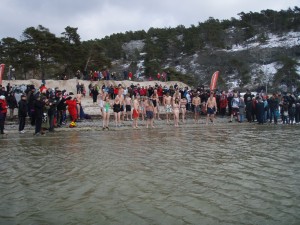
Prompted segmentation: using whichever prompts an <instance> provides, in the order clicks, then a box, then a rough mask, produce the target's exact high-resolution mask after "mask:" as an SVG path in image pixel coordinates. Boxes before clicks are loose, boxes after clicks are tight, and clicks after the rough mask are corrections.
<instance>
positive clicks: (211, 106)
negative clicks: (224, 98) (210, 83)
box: [205, 92, 217, 125]
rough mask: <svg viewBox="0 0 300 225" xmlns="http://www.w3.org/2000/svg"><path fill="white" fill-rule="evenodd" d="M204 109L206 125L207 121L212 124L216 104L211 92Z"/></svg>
mask: <svg viewBox="0 0 300 225" xmlns="http://www.w3.org/2000/svg"><path fill="white" fill-rule="evenodd" d="M205 108H206V112H207V117H206V125H207V124H208V120H209V119H210V121H211V122H212V123H213V124H214V118H215V113H216V111H217V102H216V98H215V97H214V93H213V92H210V96H209V98H208V99H207V102H206V106H205Z"/></svg>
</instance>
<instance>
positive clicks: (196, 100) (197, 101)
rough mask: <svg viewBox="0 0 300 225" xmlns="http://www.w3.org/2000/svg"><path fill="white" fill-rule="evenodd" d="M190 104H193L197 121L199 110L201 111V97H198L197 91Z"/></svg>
mask: <svg viewBox="0 0 300 225" xmlns="http://www.w3.org/2000/svg"><path fill="white" fill-rule="evenodd" d="M192 104H193V105H194V113H195V117H194V118H195V123H199V115H200V111H201V108H200V104H201V98H200V97H199V94H198V93H197V94H196V95H195V97H194V98H193V101H192Z"/></svg>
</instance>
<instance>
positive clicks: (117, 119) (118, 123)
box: [113, 96, 121, 127]
mask: <svg viewBox="0 0 300 225" xmlns="http://www.w3.org/2000/svg"><path fill="white" fill-rule="evenodd" d="M113 108H114V114H115V124H116V127H120V126H121V103H120V99H119V97H118V96H117V97H116V98H115V101H114V105H113Z"/></svg>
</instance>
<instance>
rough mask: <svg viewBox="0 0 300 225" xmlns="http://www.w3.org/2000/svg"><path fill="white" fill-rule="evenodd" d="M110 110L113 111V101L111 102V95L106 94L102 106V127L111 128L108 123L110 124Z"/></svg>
mask: <svg viewBox="0 0 300 225" xmlns="http://www.w3.org/2000/svg"><path fill="white" fill-rule="evenodd" d="M110 111H111V103H110V97H109V95H106V96H105V98H104V101H103V108H102V117H103V118H102V129H103V130H105V129H107V130H109V128H108V124H109V117H110Z"/></svg>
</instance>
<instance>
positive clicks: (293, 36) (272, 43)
mask: <svg viewBox="0 0 300 225" xmlns="http://www.w3.org/2000/svg"><path fill="white" fill-rule="evenodd" d="M246 43H247V44H245V45H233V46H232V49H230V50H225V51H227V52H232V51H243V50H248V49H250V48H257V47H259V48H279V47H283V48H292V47H294V46H297V45H300V32H289V33H287V34H285V35H282V36H279V35H275V34H271V33H269V34H268V35H267V41H266V42H265V43H260V42H259V41H258V37H257V36H255V37H253V38H251V39H249V40H248V41H247V42H246Z"/></svg>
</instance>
